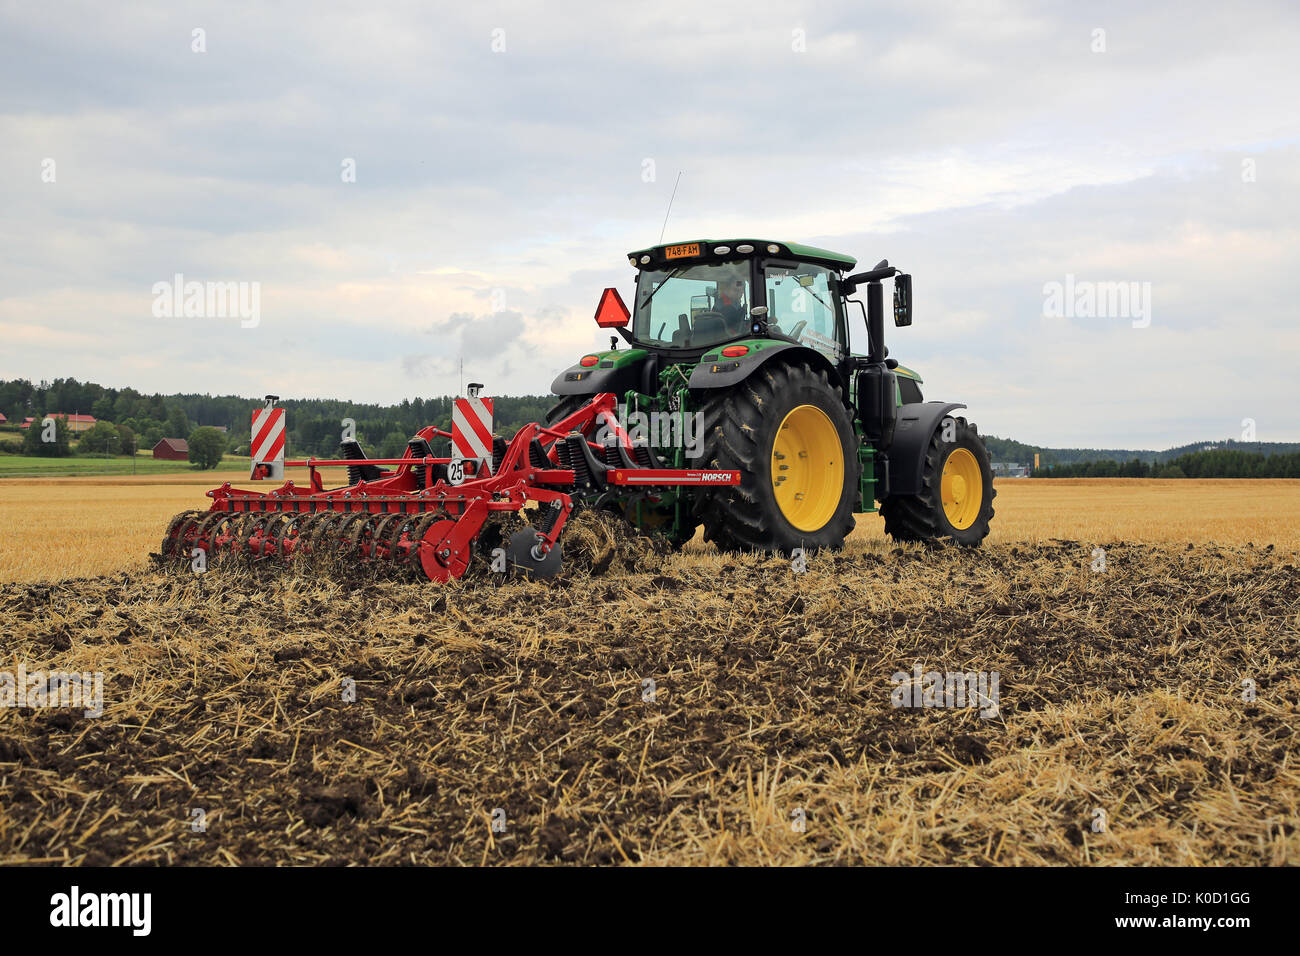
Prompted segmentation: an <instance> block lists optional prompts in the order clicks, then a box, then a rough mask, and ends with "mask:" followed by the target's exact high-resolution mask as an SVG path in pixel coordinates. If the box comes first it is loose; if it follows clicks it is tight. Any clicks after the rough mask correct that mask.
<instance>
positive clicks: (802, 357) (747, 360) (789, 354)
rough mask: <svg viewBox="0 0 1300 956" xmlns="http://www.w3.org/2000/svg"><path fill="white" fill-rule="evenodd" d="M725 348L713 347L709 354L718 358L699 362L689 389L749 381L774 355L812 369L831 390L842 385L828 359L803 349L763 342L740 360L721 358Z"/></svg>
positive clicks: (791, 344) (838, 375)
mask: <svg viewBox="0 0 1300 956" xmlns="http://www.w3.org/2000/svg"><path fill="white" fill-rule="evenodd" d="M725 345H726V343H723V344H721V345H718V346H716V347H715V348H716V349H717V352H714V351H713V350H710V352H711V354H717V355H718V358H717V360H716V361H712V362H701V363H700V364H699V365H697V366H695V371H694V372H692V373H691V380H690V387H691V388H693V389H695V388H727V387H729V386H731V385H736V384H737V383H739V382H743V381H744V380H745V379H747V378H749V376H751V375H753V374H754V373H755V372H756V371H758V370H759V369H760V368H762V367H763V366H764V365H766V364H767V363H768V362H770V361H771V360H772V359H774V358H776V357H777V356H778V355H779V356H781V358H782V360H783V361H787V362H789V361H804V362H807V363H808V364H809V365H811V366H812V367H813V370H814V371H824V372H825V373H826V377H827V378H828V379H830V382H831V385H832V386H842V385H843V382H841V381H840V373H839V371H838V370H837V369H836V368H835V366H834V365H832V364H831V361H830V359H828V358H827V357H826V356H824V355H822V353H821V352H818V351H817V350H816V349H810V348H808V347H807V346H806V345H795V344H794V343H793V342H777V343H776V344H768V343H767V342H764V345H763V348H761V349H750V351H749V354H748V355H743V356H741V357H740V358H723V357H722V356H721V354H720V353H721V350H722V349H723V348H724V347H725Z"/></svg>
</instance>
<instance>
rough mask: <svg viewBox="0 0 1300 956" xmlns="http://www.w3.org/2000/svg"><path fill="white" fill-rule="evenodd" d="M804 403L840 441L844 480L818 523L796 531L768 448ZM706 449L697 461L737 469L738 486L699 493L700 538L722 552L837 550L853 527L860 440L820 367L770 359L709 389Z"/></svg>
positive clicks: (858, 485)
mask: <svg viewBox="0 0 1300 956" xmlns="http://www.w3.org/2000/svg"><path fill="white" fill-rule="evenodd" d="M802 405H813V406H815V407H817V408H819V409H820V410H821V411H822V412H823V413H825V415H826V417H827V418H829V419H830V422H831V424H832V425H833V426H834V428H835V431H836V433H837V435H838V436H839V440H840V451H841V454H842V455H843V461H844V484H843V487H842V488H841V489H840V493H839V501H838V502H837V503H836V506H835V509H834V511H833V512H831V514H830V517H829V518H828V519H827V520H826V521H825V523H824V524H822V525H821V527H819V528H814V529H811V530H808V529H800V528H798V527H795V525H793V524H791V523H790V521H789V520H787V518H786V515H785V514H784V512H783V511H782V510H781V506H780V505H779V503H778V502H777V499H776V492H775V490H774V487H773V483H772V453H773V450H774V443H775V441H776V437H777V432H778V430H779V429H780V427H781V425H782V423H783V422H784V421H785V418H786V416H787V415H788V414H789V413H790V412H791V411H792V410H794V409H795V408H797V407H799V406H802ZM703 412H704V448H703V454H702V455H701V456H700V457H699V458H697V459H695V464H696V465H697V466H698V467H703V468H717V469H737V470H739V471H740V484H739V485H738V486H732V487H725V488H717V489H714V490H712V491H711V492H709V493H708V494H707V495H705V496H703V497H702V498H701V499H700V503H699V505H698V514H699V517H700V520H701V522H702V523H703V524H704V538H705V540H706V541H712V542H714V543H715V544H716V545H717V546H718V547H719V548H721V549H723V550H725V551H777V552H781V553H783V554H789V553H790V551H791V550H793V549H794V548H804V549H806V550H815V549H817V548H832V549H836V548H840V547H842V546H843V545H844V539H845V537H846V536H847V535H848V534H849V532H851V531H852V530H853V528H854V520H853V512H854V510H855V509H856V507H857V505H858V502H859V496H860V494H861V478H862V463H861V461H859V459H858V442H857V438H856V437H855V435H854V433H853V425H852V422H851V421H850V419H849V413H848V410H847V409H846V408H845V407H844V400H843V398H842V393H841V391H840V388H839V387H838V386H836V385H832V384H831V382H830V379H829V378H828V377H827V375H826V372H825V371H821V370H818V371H814V370H813V369H812V367H811V366H809V365H808V364H806V363H804V362H791V363H782V362H780V361H772V362H768V363H767V364H766V365H764V366H762V367H761V368H759V369H758V371H756V372H755V373H754V374H752V375H750V376H749V378H747V379H746V380H745V381H743V382H741V383H740V384H739V385H736V386H733V387H732V388H729V389H726V390H722V391H719V392H717V393H715V394H713V395H711V396H710V397H709V398H708V400H707V401H706V402H705V404H704V409H703Z"/></svg>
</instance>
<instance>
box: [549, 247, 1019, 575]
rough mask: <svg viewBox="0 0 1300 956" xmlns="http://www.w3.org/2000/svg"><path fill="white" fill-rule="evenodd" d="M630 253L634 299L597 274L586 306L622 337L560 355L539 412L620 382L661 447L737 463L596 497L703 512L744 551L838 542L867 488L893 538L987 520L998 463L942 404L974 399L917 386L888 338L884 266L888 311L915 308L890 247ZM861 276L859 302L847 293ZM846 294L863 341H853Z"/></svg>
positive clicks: (669, 459) (710, 531)
mask: <svg viewBox="0 0 1300 956" xmlns="http://www.w3.org/2000/svg"><path fill="white" fill-rule="evenodd" d="M628 261H629V262H630V263H631V264H632V266H633V267H634V268H635V269H636V293H635V297H634V301H633V305H632V308H631V310H629V309H628V308H627V307H626V306H625V305H624V304H623V301H622V299H621V297H620V296H619V295H618V293H617V291H616V290H614V289H606V290H605V293H604V295H602V297H601V302H600V306H599V308H598V309H597V312H596V322H597V324H598V325H600V326H601V327H604V328H610V329H617V330H618V333H619V335H621V336H622V338H623V339H624V340H625V342H626V346H627V347H626V348H619V347H618V338H617V337H616V336H612V337H611V339H610V349H609V350H608V351H603V352H593V353H591V354H589V355H586V356H584V357H583V358H582V359H581V360H580V361H579V362H578V364H576V365H574V366H572V367H571V368H569V369H567V370H566V371H564V372H562V373H561V374H560V375H559V376H558V377H557V378H556V379H555V382H554V383H553V384H552V386H551V391H552V392H554V393H555V394H556V395H559V396H562V398H561V401H560V403H559V404H558V405H556V406H555V408H554V409H552V410H551V413H550V415H549V417H548V422H550V423H554V422H558V421H559V420H560V419H562V418H565V417H567V416H569V415H570V414H572V413H573V412H574V411H575V410H577V409H578V408H580V407H581V406H582V405H583V404H585V403H586V402H587V401H589V400H590V399H591V398H592V397H593V396H595V395H598V394H602V393H613V394H614V395H615V396H616V397H617V398H618V400H619V403H620V405H621V406H622V407H621V409H620V412H621V414H620V420H621V422H622V423H623V425H624V426H625V427H626V428H627V430H628V432H629V434H630V435H631V437H632V438H633V439H638V440H640V441H641V442H642V443H644V444H648V445H649V446H650V447H651V448H652V449H653V455H652V457H653V460H654V461H655V462H656V463H662V464H663V465H665V466H667V467H674V468H709V469H734V470H738V471H739V472H740V473H741V483H740V484H739V485H738V486H728V487H716V488H689V489H687V488H682V489H677V490H670V491H664V492H661V493H659V494H653V495H652V494H648V493H642V494H627V493H626V492H625V491H624V492H623V493H622V496H621V497H618V496H615V494H614V493H611V495H610V497H608V498H607V499H606V500H605V501H603V502H602V506H603V507H606V508H609V509H612V510H617V511H618V512H619V513H621V514H623V515H624V516H625V517H626V518H627V519H628V520H629V521H630V522H631V523H633V524H634V525H636V526H637V527H638V528H640V529H642V530H643V531H648V532H655V533H659V534H662V535H664V536H666V537H667V538H668V539H669V540H670V541H672V542H674V543H675V544H679V545H680V544H681V543H684V542H685V541H689V540H690V539H691V538H692V537H693V536H694V535H695V533H696V529H697V528H698V527H699V526H700V525H703V526H704V534H705V539H706V540H709V541H713V542H714V543H715V544H716V545H717V546H718V547H720V548H722V549H724V550H737V551H749V550H759V551H776V552H781V553H785V554H788V553H790V552H791V551H793V550H794V549H796V548H804V549H808V550H813V549H817V548H839V547H840V546H842V544H843V542H844V539H845V537H846V536H847V535H848V534H849V532H851V531H852V530H853V528H854V517H853V516H854V514H855V513H861V512H870V511H876V510H877V503H879V509H878V510H879V511H880V513H881V514H882V515H883V516H884V519H885V531H886V532H887V533H888V534H890V535H891V536H893V537H894V538H895V539H898V540H902V541H932V540H935V539H945V538H946V539H951V540H953V541H956V542H958V543H959V544H963V545H978V544H979V543H980V542H981V541H983V540H984V538H985V536H987V535H988V533H989V521H990V519H991V518H992V517H993V497H994V495H995V494H996V492H995V491H994V490H993V474H992V469H991V467H990V465H989V454H988V451H987V449H986V448H985V447H984V442H983V440H982V439H981V438H980V436H979V433H978V432H977V431H976V428H975V425H974V423H973V422H968V421H967V420H966V419H965V418H961V417H954V416H953V414H952V412H953V411H954V410H955V409H959V408H965V407H966V406H965V405H963V404H960V403H957V402H936V401H931V402H926V401H924V400H923V398H922V396H921V378H920V376H919V375H917V374H916V373H915V372H914V371H912V370H911V369H908V368H905V367H903V366H902V365H899V364H898V362H897V361H896V360H894V359H892V358H890V357H889V351H888V349H886V348H885V341H884V329H885V323H884V293H883V287H882V285H881V283H882V281H883V280H885V279H892V280H893V283H894V324H895V325H897V326H907V325H910V324H911V322H912V294H911V286H912V283H911V276H909V275H904V274H902V273H900V272H899V271H898V270H897V269H896V268H894V267H893V266H890V265H889V264H888V262H881V263H879V264H878V265H877V266H876V267H875V268H873V269H870V270H868V271H866V272H859V273H852V269H853V268H854V266H855V265H856V264H857V260H856V259H854V258H852V257H851V256H846V255H842V254H840V253H836V252H830V251H828V250H826V249H818V248H815V247H813V246H805V245H799V244H796V243H789V242H770V241H767V240H762V239H734V240H723V241H710V240H701V241H698V242H686V243H675V244H672V245H660V246H654V247H652V248H649V249H642V250H640V251H637V252H633V253H631V254H630V255H629V256H628ZM851 273H852V274H851ZM862 286H865V287H866V303H865V307H864V305H863V303H862V302H861V300H858V299H853V298H850V296H852V295H853V294H854V293H855V292H856V291H857V290H858V289H859V288H860V287H862ZM851 306H856V307H857V308H858V309H859V310H860V311H861V314H862V315H863V318H864V320H865V322H866V328H867V354H866V355H856V354H853V352H852V351H851V350H850V347H849V315H850V307H851ZM629 321H630V328H629ZM588 437H589V438H595V436H588Z"/></svg>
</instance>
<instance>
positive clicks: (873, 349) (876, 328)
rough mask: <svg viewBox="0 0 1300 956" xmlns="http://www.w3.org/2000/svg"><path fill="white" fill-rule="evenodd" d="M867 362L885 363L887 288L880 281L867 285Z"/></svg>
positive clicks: (874, 363)
mask: <svg viewBox="0 0 1300 956" xmlns="http://www.w3.org/2000/svg"><path fill="white" fill-rule="evenodd" d="M867 361H868V362H869V363H870V364H872V365H883V364H884V363H885V287H884V286H882V285H881V284H880V280H879V279H877V280H875V281H874V282H868V283H867Z"/></svg>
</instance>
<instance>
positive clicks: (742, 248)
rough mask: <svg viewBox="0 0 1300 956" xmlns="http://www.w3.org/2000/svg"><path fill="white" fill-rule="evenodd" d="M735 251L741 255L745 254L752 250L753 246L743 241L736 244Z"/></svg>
mask: <svg viewBox="0 0 1300 956" xmlns="http://www.w3.org/2000/svg"><path fill="white" fill-rule="evenodd" d="M736 251H737V252H739V253H740V254H741V255H742V256H747V255H749V254H750V253H751V252H753V251H754V247H753V246H751V245H750V244H749V243H747V242H745V243H742V244H741V245H738V246H736Z"/></svg>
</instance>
